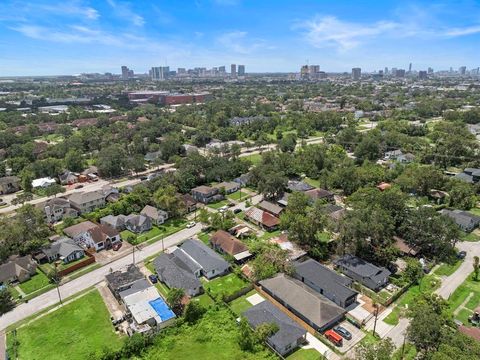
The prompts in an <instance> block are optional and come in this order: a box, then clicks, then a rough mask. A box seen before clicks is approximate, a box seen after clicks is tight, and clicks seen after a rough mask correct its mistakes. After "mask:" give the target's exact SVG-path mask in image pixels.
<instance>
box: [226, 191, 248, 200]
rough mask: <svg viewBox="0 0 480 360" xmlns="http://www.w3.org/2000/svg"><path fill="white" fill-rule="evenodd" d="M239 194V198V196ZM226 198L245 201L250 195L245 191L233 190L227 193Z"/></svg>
mask: <svg viewBox="0 0 480 360" xmlns="http://www.w3.org/2000/svg"><path fill="white" fill-rule="evenodd" d="M240 196H241V198H240ZM227 198H228V199H230V200H233V201H245V200H247V199H248V198H250V195H249V194H247V193H246V192H245V191H240V190H239V191H235V192H234V193H233V194H228V195H227Z"/></svg>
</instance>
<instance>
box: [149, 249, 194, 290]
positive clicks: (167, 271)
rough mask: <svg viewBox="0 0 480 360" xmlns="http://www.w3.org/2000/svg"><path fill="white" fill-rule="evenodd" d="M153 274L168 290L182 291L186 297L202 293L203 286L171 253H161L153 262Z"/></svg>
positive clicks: (180, 258) (188, 268)
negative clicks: (154, 273) (155, 274)
mask: <svg viewBox="0 0 480 360" xmlns="http://www.w3.org/2000/svg"><path fill="white" fill-rule="evenodd" d="M153 266H154V268H155V272H156V273H157V276H158V278H159V280H160V281H162V282H163V283H165V284H166V285H167V286H168V287H169V288H170V289H173V288H175V289H182V290H184V291H185V294H186V295H188V296H196V295H199V294H201V293H202V292H203V286H202V283H201V282H200V280H198V278H197V276H196V275H195V274H194V273H193V272H192V270H191V268H190V267H189V265H188V264H187V263H185V262H184V261H182V257H181V256H180V257H179V256H177V254H175V251H174V252H173V253H169V254H167V253H161V254H160V255H159V256H157V257H156V258H155V260H153Z"/></svg>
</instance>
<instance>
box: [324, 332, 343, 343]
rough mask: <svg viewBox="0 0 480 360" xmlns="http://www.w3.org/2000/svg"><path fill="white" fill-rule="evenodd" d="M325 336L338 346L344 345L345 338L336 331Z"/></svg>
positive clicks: (326, 333)
mask: <svg viewBox="0 0 480 360" xmlns="http://www.w3.org/2000/svg"><path fill="white" fill-rule="evenodd" d="M324 335H325V337H326V338H327V339H328V340H330V341H331V342H332V343H334V344H335V345H336V346H342V345H343V338H342V337H341V336H340V335H339V334H337V333H336V332H335V331H333V330H327V331H326V332H325V334H324Z"/></svg>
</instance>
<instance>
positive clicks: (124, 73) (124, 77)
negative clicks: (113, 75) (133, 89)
mask: <svg viewBox="0 0 480 360" xmlns="http://www.w3.org/2000/svg"><path fill="white" fill-rule="evenodd" d="M129 71H130V70H129V68H128V67H127V66H125V65H123V66H122V80H128V78H129Z"/></svg>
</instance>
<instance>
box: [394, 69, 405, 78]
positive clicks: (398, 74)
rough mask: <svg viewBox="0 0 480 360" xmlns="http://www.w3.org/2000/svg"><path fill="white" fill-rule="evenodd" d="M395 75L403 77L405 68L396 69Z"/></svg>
mask: <svg viewBox="0 0 480 360" xmlns="http://www.w3.org/2000/svg"><path fill="white" fill-rule="evenodd" d="M395 76H396V77H398V78H404V77H405V69H396V71H395Z"/></svg>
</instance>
